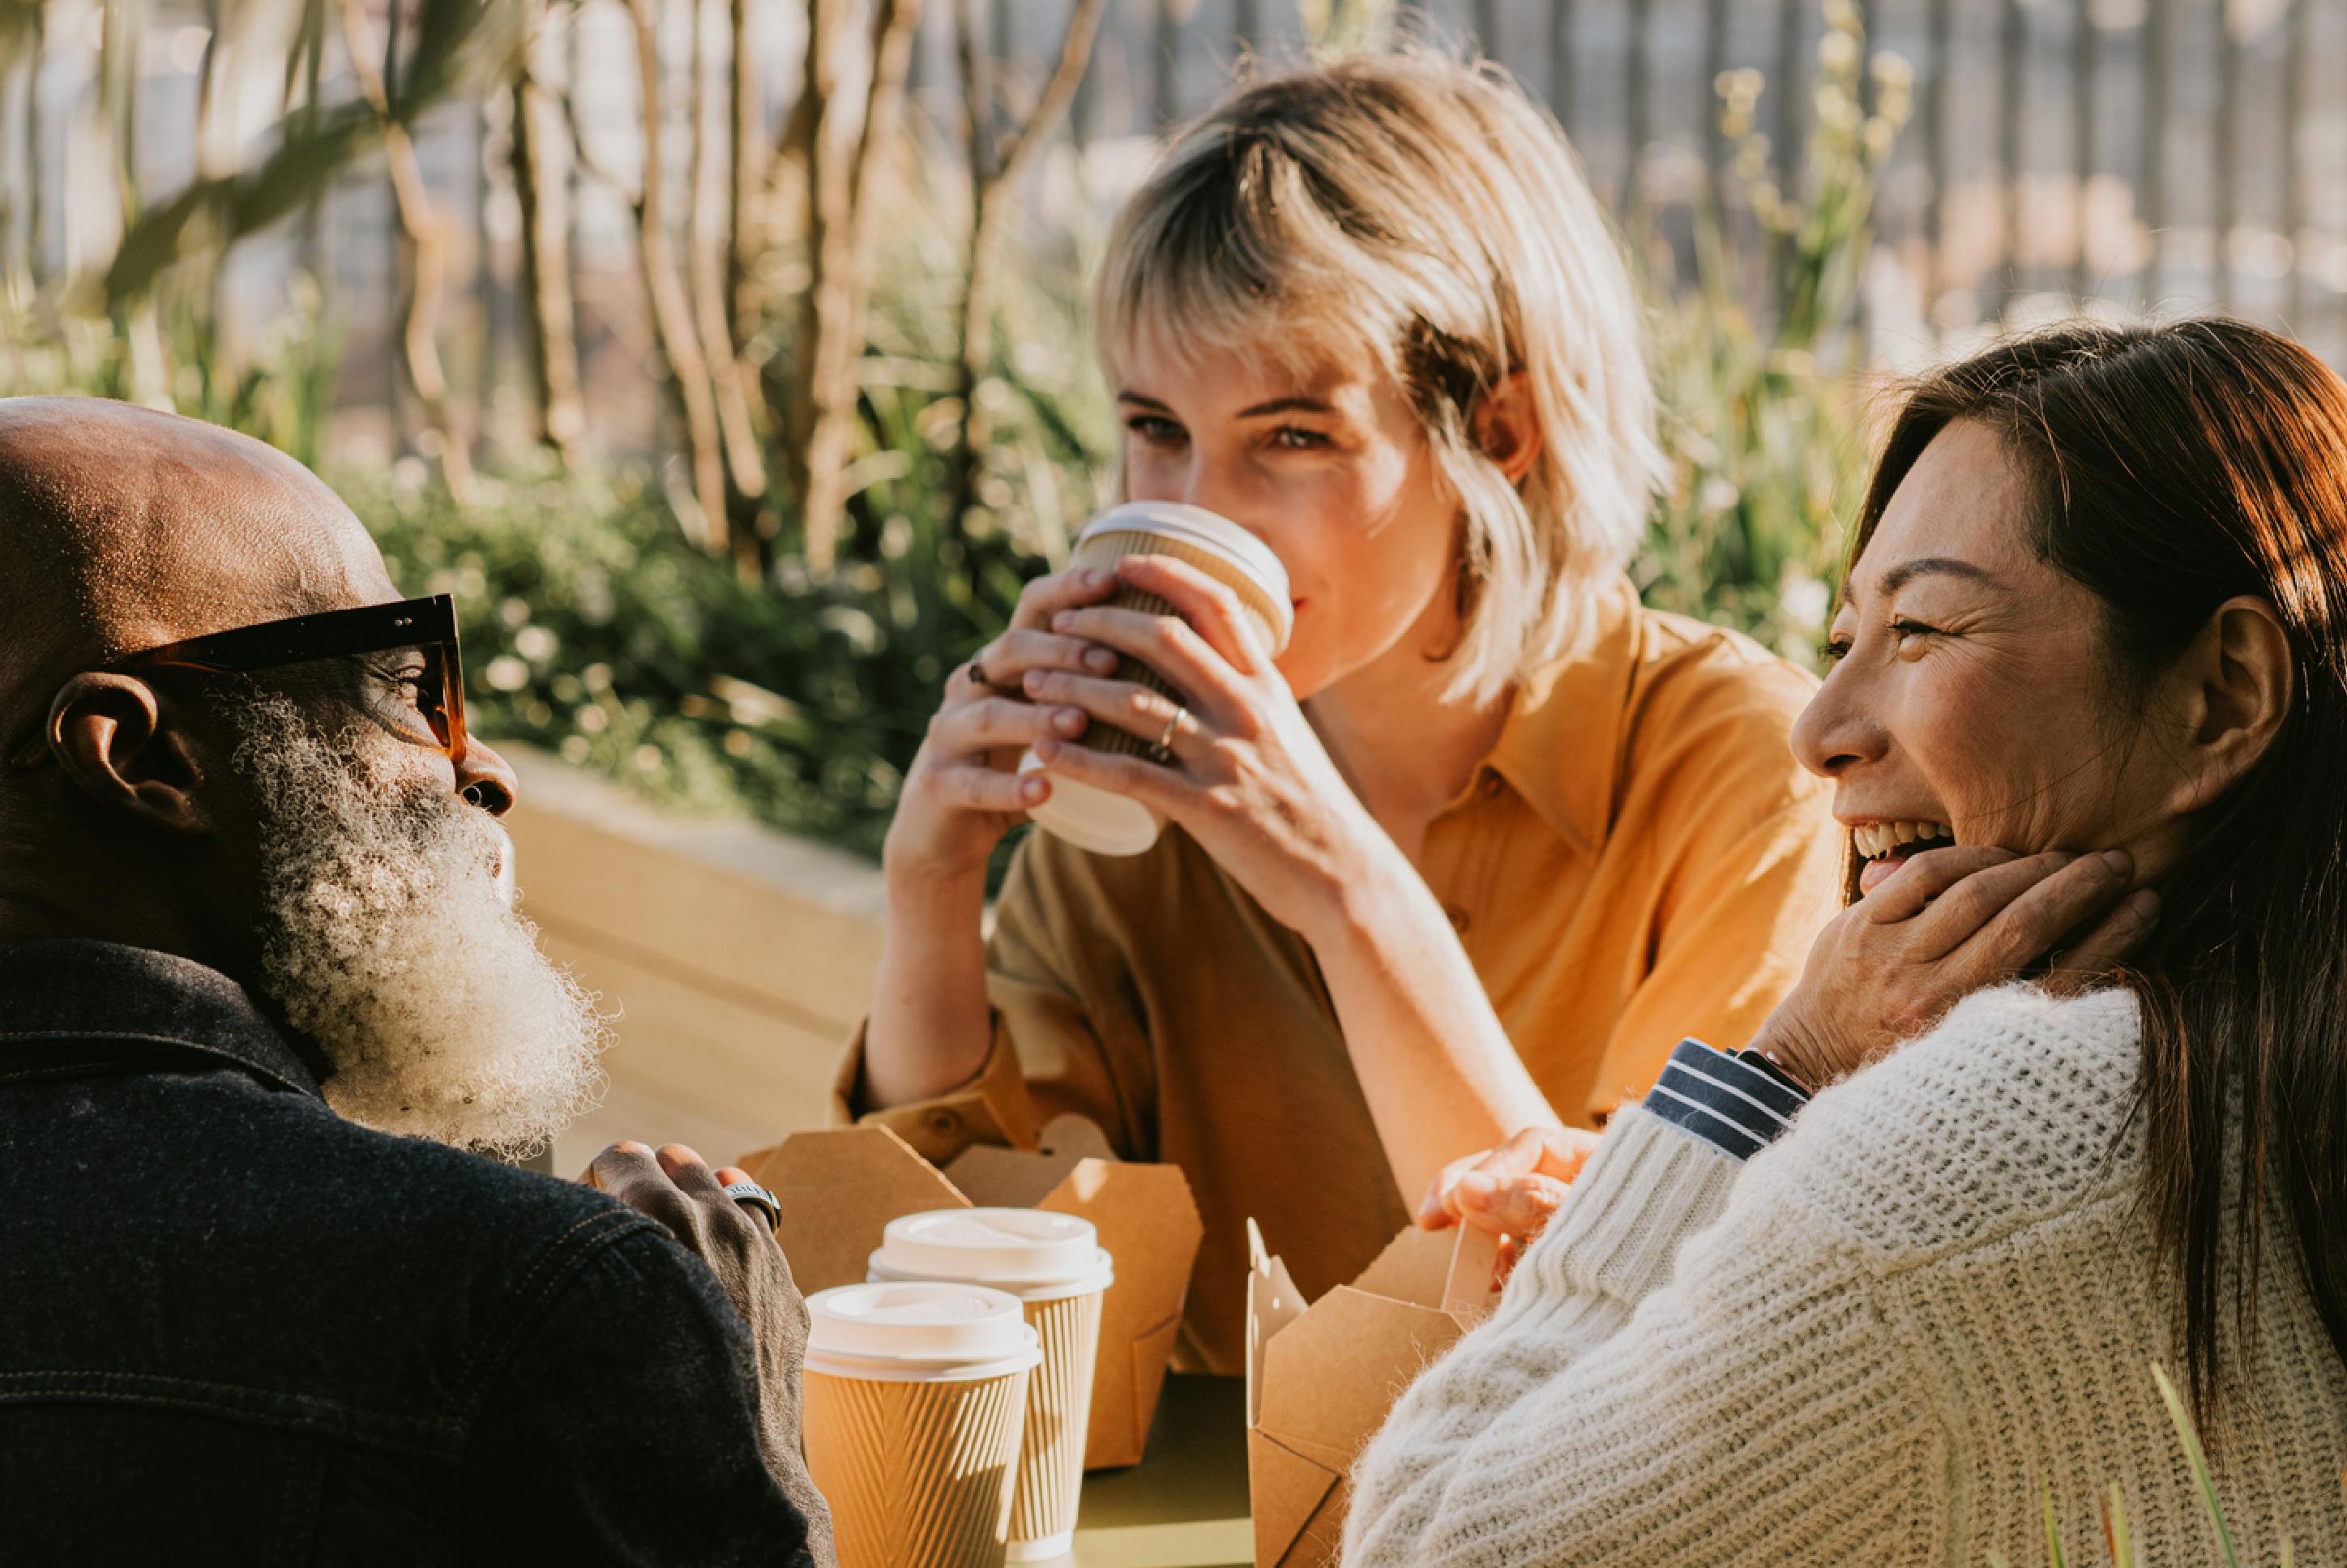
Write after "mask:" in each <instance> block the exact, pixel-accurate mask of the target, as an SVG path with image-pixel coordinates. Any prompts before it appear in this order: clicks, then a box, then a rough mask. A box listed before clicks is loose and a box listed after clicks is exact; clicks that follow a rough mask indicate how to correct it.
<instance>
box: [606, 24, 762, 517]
mask: <svg viewBox="0 0 2347 1568" xmlns="http://www.w3.org/2000/svg"><path fill="white" fill-rule="evenodd" d="M628 15H630V18H632V19H633V21H634V23H635V33H636V77H637V85H638V92H639V95H640V97H639V101H640V103H641V108H642V116H643V148H644V166H643V172H642V174H641V177H640V178H639V179H637V181H636V200H635V209H636V242H637V249H638V250H639V251H640V252H641V259H642V261H643V268H644V290H645V292H646V293H647V294H648V295H649V296H650V298H651V315H652V334H653V336H654V337H655V338H656V339H657V340H658V342H659V343H660V350H661V358H662V359H663V360H664V361H665V362H666V363H667V364H668V368H669V377H670V379H671V380H672V381H673V382H675V384H676V390H677V398H678V401H679V402H680V403H682V405H683V407H684V425H685V436H686V438H687V439H688V440H689V441H690V442H691V444H692V497H693V500H694V502H695V503H696V505H697V506H698V507H699V509H700V511H701V514H702V516H701V517H700V518H699V519H698V525H699V532H700V535H701V538H700V543H701V547H702V548H703V549H705V550H707V551H709V552H710V553H711V554H712V555H715V554H718V553H720V552H721V551H723V549H724V548H725V542H726V541H725V458H724V453H723V446H722V443H721V438H720V436H719V434H718V428H717V408H716V404H715V401H714V399H712V396H711V395H710V382H709V361H708V359H707V358H706V357H705V356H704V355H703V354H702V351H701V340H700V337H699V335H698V333H696V332H695V330H694V327H693V320H692V302H691V300H689V299H688V298H687V297H686V294H685V290H684V281H683V279H682V278H681V277H679V276H678V274H677V270H676V253H675V252H674V251H671V249H670V248H669V239H668V210H667V205H666V192H667V183H668V182H667V179H666V173H665V170H664V169H662V168H661V118H662V117H661V61H660V0H628ZM578 124H579V119H578V111H577V108H576V106H575V105H574V106H572V108H571V112H570V125H571V127H572V134H573V135H574V137H575V136H576V134H577V128H578Z"/></svg>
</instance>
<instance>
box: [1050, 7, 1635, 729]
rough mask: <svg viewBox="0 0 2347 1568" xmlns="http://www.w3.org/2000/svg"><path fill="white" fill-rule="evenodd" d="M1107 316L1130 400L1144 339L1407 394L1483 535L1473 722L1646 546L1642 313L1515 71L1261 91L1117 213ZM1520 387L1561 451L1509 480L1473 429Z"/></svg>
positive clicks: (1404, 64) (1469, 561)
mask: <svg viewBox="0 0 2347 1568" xmlns="http://www.w3.org/2000/svg"><path fill="white" fill-rule="evenodd" d="M1094 303H1095V316H1094V320H1095V321H1096V323H1098V341H1099V347H1100V351H1101V357H1102V364H1103V367H1104V369H1105V370H1106V371H1107V374H1109V376H1110V378H1111V380H1112V382H1113V381H1114V380H1115V379H1116V378H1117V376H1118V374H1119V368H1118V367H1119V362H1120V361H1121V360H1122V358H1123V357H1124V355H1125V354H1128V353H1129V352H1130V351H1131V349H1132V348H1133V347H1134V346H1137V345H1139V344H1142V343H1147V344H1148V345H1149V346H1150V347H1151V348H1152V350H1153V351H1154V352H1156V353H1158V354H1168V355H1171V356H1173V357H1175V358H1177V359H1189V358H1191V357H1193V356H1196V355H1200V354H1209V353H1214V352H1225V351H1232V350H1236V351H1240V352H1244V353H1248V354H1262V353H1266V352H1268V353H1271V354H1275V355H1276V356H1277V362H1278V363H1279V364H1281V366H1282V368H1283V369H1285V370H1287V371H1289V372H1290V373H1291V374H1299V375H1301V374H1309V373H1310V372H1312V371H1313V370H1314V369H1316V368H1317V367H1320V366H1325V365H1327V364H1330V363H1337V364H1359V363H1360V362H1361V360H1362V358H1363V356H1364V355H1366V356H1368V362H1369V363H1370V364H1375V365H1376V366H1377V367H1378V369H1379V370H1381V371H1382V372H1383V373H1385V374H1388V375H1389V376H1391V377H1393V378H1394V380H1395V382H1396V384H1399V385H1400V386H1401V387H1403V388H1404V390H1405V391H1406V392H1407V393H1408V394H1409V396H1410V399H1411V402H1412V404H1413V405H1414V406H1415V407H1416V408H1417V409H1418V411H1419V418H1420V423H1421V425H1422V427H1423V428H1424V430H1425V434H1426V437H1427V440H1428V442H1429V444H1430V450H1431V452H1432V455H1433V456H1434V460H1435V462H1436V465H1437V467H1438V470H1439V471H1440V473H1441V475H1442V477H1443V478H1444V480H1445V481H1446V482H1447V484H1448V485H1449V486H1450V489H1451V491H1452V493H1453V494H1454V495H1455V496H1456V497H1457V498H1458V501H1459V504H1460V510H1461V513H1462V517H1463V521H1464V524H1465V527H1464V528H1463V531H1462V538H1461V545H1460V552H1461V560H1462V567H1463V569H1464V580H1463V583H1462V600H1464V601H1465V603H1466V604H1467V617H1466V620H1465V623H1464V625H1463V627H1462V629H1461V636H1460V645H1459V647H1458V648H1457V649H1455V650H1454V651H1452V653H1451V656H1450V661H1451V662H1452V663H1453V664H1454V665H1455V667H1456V670H1455V674H1454V678H1453V680H1452V682H1451V684H1450V689H1449V693H1448V694H1449V695H1450V698H1451V699H1452V700H1454V701H1471V702H1481V701H1487V700H1490V699H1492V698H1495V697H1497V696H1498V695H1500V694H1501V693H1502V692H1505V691H1506V690H1507V689H1508V688H1509V686H1511V685H1512V684H1513V683H1514V682H1517V681H1519V680H1521V679H1522V678H1523V677H1524V676H1526V675H1528V674H1530V673H1531V672H1532V671H1533V670H1535V669H1537V668H1538V667H1539V666H1540V665H1542V664H1543V663H1546V662H1547V661H1550V660H1551V659H1553V657H1554V656H1555V655H1556V654H1557V653H1558V652H1559V651H1561V650H1562V649H1563V646H1564V645H1565V643H1566V641H1568V640H1569V638H1570V637H1571V635H1572V632H1573V625H1574V612H1575V611H1576V610H1577V609H1578V607H1579V606H1580V605H1581V604H1582V603H1583V602H1584V601H1585V599H1586V595H1587V590H1588V589H1590V588H1591V587H1592V586H1593V585H1594V584H1596V583H1598V582H1600V581H1602V580H1603V579H1605V578H1606V577H1607V576H1609V575H1610V574H1612V573H1614V572H1616V571H1618V570H1620V569H1622V567H1623V566H1624V564H1626V563H1627V561H1628V559H1629V558H1630V555H1631V552H1632V550H1633V549H1634V548H1635V546H1636V543H1637V541H1638V538H1640V536H1641V535H1642V533H1643V531H1644V528H1645V516H1646V507H1647V502H1648V498H1649V497H1650V496H1651V494H1652V491H1653V488H1654V486H1655V483H1656V481H1657V479H1658V477H1659V476H1660V475H1661V472H1662V458H1661V454H1660V451H1659V449H1658V448H1657V447H1656V446H1655V436H1654V405H1653V393H1652V390H1651V388H1650V386H1649V384H1648V382H1647V378H1646V371H1645V362H1644V358H1643V354H1642V345H1641V341H1640V338H1641V334H1640V331H1639V312H1638V305H1637V302H1636V298H1635V293H1634V292H1633V291H1632V289H1631V286H1630V282H1629V278H1628V275H1627V272H1626V271H1625V270H1624V266H1623V262H1622V258H1621V252H1620V251H1619V249H1618V248H1617V246H1616V243H1615V241H1614V235H1613V231H1612V229H1611V227H1610V225H1609V224H1608V223H1607V221H1606V220H1605V217H1604V212H1603V210H1601V209H1600V208H1599V207H1598V205H1597V202H1596V200H1595V198H1594V196H1593V195H1592V194H1591V193H1590V190H1589V187H1588V184H1587V182H1586V181H1585V180H1584V179H1583V177H1582V174H1581V171H1580V169H1579V166H1578V164H1577V163H1576V161H1575V160H1574V159H1573V153H1572V150H1571V149H1570V148H1569V147H1568V146H1567V145H1566V144H1565V141H1564V138H1563V134H1562V133H1561V132H1560V131H1558V130H1557V128H1556V126H1555V123H1554V122H1553V120H1551V119H1549V118H1547V116H1546V115H1545V114H1543V113H1542V111H1541V110H1539V109H1538V108H1535V107H1533V105H1532V103H1531V102H1530V101H1529V100H1528V99H1526V98H1525V97H1523V96H1522V94H1521V93H1520V92H1518V91H1517V90H1516V89H1515V88H1514V87H1512V85H1510V84H1508V83H1507V82H1506V81H1505V79H1504V78H1503V77H1501V76H1500V75H1499V74H1498V73H1497V72H1496V70H1494V69H1492V68H1491V67H1481V68H1477V67H1468V66H1466V65H1463V64H1461V63H1460V62H1459V61H1458V60H1456V59H1453V58H1450V57H1449V56H1442V55H1440V54H1437V53H1434V52H1432V51H1430V50H1427V49H1423V48H1414V49H1411V50H1409V51H1406V52H1403V53H1400V54H1398V55H1388V56H1378V57H1373V58H1362V59H1357V60H1352V61H1348V62H1343V63H1340V64H1337V65H1334V66H1329V67H1320V68H1317V69H1314V70H1310V71H1306V72H1301V73H1298V74H1296V75H1292V76H1286V77H1275V78H1273V79H1270V80H1267V81H1264V82H1260V83H1257V84H1255V85H1254V86H1251V87H1243V88H1241V89H1239V90H1238V91H1237V92H1235V93H1234V94H1233V95H1232V96H1231V97H1228V98H1226V99H1225V101H1224V102H1223V103H1222V104H1221V105H1219V106H1217V107H1216V108H1214V109H1212V110H1210V111H1209V112H1208V113H1207V114H1206V115H1205V116H1204V117H1203V118H1200V119H1199V120H1197V121H1195V122H1194V123H1193V124H1191V125H1190V126H1189V127H1187V128H1184V130H1182V131H1181V132H1179V133H1177V135H1176V136H1175V138H1174V139H1173V143H1172V145H1171V147H1170V149H1168V151H1167V152H1166V154H1165V156H1164V158H1163V159H1162V160H1161V162H1160V163H1159V164H1158V166H1157V168H1156V169H1154V170H1153V172H1152V174H1151V175H1150V177H1149V179H1147V180H1146V181H1145V182H1144V183H1143V186H1142V188H1141V190H1139V191H1137V192H1136V193H1135V194H1134V196H1133V199H1132V200H1130V201H1129V202H1128V203H1127V204H1126V205H1125V207H1124V209H1123V210H1122V212H1121V213H1120V214H1119V216H1118V218H1117V220H1116V223H1115V225H1114V226H1113V228H1112V231H1111V232H1110V237H1109V244H1108V251H1107V254H1106V257H1105V259H1104V261H1103V264H1102V269H1101V274H1100V281H1099V285H1098V289H1097V292H1096V297H1095V302H1094ZM1516 374H1522V376H1523V377H1524V379H1525V384H1526V386H1527V389H1528V391H1529V392H1530V395H1531V397H1532V405H1533V409H1534V413H1535V416H1536V419H1537V422H1538V425H1539V427H1540V431H1541V450H1540V453H1539V456H1537V458H1536V459H1535V461H1534V463H1533V466H1532V470H1531V471H1530V472H1529V473H1528V474H1527V475H1526V476H1525V477H1524V478H1523V479H1522V481H1521V482H1520V484H1511V483H1510V482H1509V481H1508V479H1507V477H1506V476H1505V474H1504V473H1503V472H1502V471H1501V468H1500V467H1499V466H1498V465H1496V464H1494V463H1493V462H1492V461H1491V459H1490V458H1489V457H1488V456H1485V455H1484V453H1483V451H1482V449H1481V445H1480V443H1479V442H1478V440H1477V438H1476V437H1477V432H1476V429H1475V424H1474V422H1475V413H1476V408H1477V405H1478V404H1479V402H1480V400H1481V397H1482V395H1484V394H1485V393H1486V392H1488V391H1489V390H1490V389H1491V387H1493V386H1496V385H1498V384H1501V382H1502V381H1504V380H1506V379H1507V378H1508V377H1510V376H1512V375H1516Z"/></svg>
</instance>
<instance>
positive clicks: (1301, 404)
mask: <svg viewBox="0 0 2347 1568" xmlns="http://www.w3.org/2000/svg"><path fill="white" fill-rule="evenodd" d="M1336 412H1337V405H1335V404H1333V403H1330V402H1328V401H1327V399H1326V398H1320V397H1300V396H1299V397H1275V398H1273V399H1272V400H1271V401H1270V402H1268V403H1258V404H1255V405H1253V406H1252V407H1248V408H1242V409H1240V410H1239V415H1238V416H1239V417H1240V418H1241V419H1260V418H1262V417H1263V416H1264V415H1266V414H1334V413H1336Z"/></svg>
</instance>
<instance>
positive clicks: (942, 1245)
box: [870, 1209, 1115, 1563]
mask: <svg viewBox="0 0 2347 1568" xmlns="http://www.w3.org/2000/svg"><path fill="white" fill-rule="evenodd" d="M870 1268H871V1276H872V1277H873V1278H874V1279H876V1280H917V1279H928V1280H952V1281H956V1282H959V1283H962V1284H966V1285H982V1286H990V1287H992V1288H993V1289H995V1290H999V1291H1005V1292H1008V1293H1009V1294H1010V1295H1011V1296H1015V1297H1017V1298H1018V1300H1019V1302H1020V1306H1021V1307H1023V1308H1024V1309H1025V1312H1026V1317H1027V1321H1028V1323H1029V1324H1030V1325H1031V1326H1032V1327H1034V1329H1035V1332H1036V1336H1037V1337H1038V1339H1039V1341H1040V1348H1041V1351H1042V1357H1043V1360H1042V1364H1041V1365H1040V1367H1038V1368H1036V1369H1035V1376H1034V1378H1033V1380H1032V1381H1031V1382H1030V1383H1029V1384H1028V1388H1027V1428H1026V1440H1025V1443H1024V1446H1023V1449H1022V1451H1021V1452H1020V1459H1019V1485H1018V1491H1017V1494H1016V1497H1015V1499H1014V1500H1013V1501H1012V1503H1011V1505H1010V1561H1011V1562H1014V1563H1034V1562H1042V1561H1047V1560H1049V1559H1051V1558H1054V1557H1060V1556H1063V1555H1065V1554H1066V1553H1067V1552H1068V1550H1069V1549H1070V1547H1071V1545H1073V1543H1074V1541H1075V1532H1076V1505H1077V1501H1078V1493H1079V1491H1080V1490H1081V1487H1082V1485H1083V1479H1084V1440H1085V1437H1086V1435H1087V1433H1088V1432H1089V1430H1090V1429H1091V1426H1092V1369H1093V1367H1094V1365H1095V1363H1096V1362H1097V1361H1098V1360H1099V1358H1100V1325H1101V1299H1102V1295H1103V1294H1104V1293H1105V1292H1106V1291H1107V1289H1108V1287H1109V1286H1110V1285H1111V1284H1112V1282H1113V1281H1114V1279H1115V1266H1114V1265H1113V1263H1112V1261H1111V1259H1110V1257H1109V1255H1108V1254H1107V1253H1106V1252H1104V1251H1102V1248H1101V1245H1100V1233H1099V1232H1098V1231H1097V1230H1096V1229H1095V1228H1094V1227H1093V1225H1092V1222H1091V1221H1090V1220H1085V1219H1079V1218H1077V1217H1076V1216H1075V1215H1073V1214H1057V1213H1054V1212H1053V1211H1051V1210H1050V1209H934V1210H930V1211H928V1212H927V1213H924V1214H907V1215H905V1216H904V1217H903V1218H901V1219H896V1220H891V1221H890V1222H889V1223H888V1226H887V1229H886V1230H885V1231H883V1232H882V1233H881V1239H880V1246H879V1249H878V1250H877V1251H876V1252H875V1253H873V1255H872V1258H871V1265H870Z"/></svg>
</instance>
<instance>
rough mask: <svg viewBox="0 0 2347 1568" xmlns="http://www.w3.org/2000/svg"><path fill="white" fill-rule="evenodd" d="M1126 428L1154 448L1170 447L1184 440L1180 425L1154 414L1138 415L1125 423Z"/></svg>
mask: <svg viewBox="0 0 2347 1568" xmlns="http://www.w3.org/2000/svg"><path fill="white" fill-rule="evenodd" d="M1124 427H1125V428H1126V429H1127V430H1130V431H1132V432H1133V434H1134V435H1135V436H1140V437H1141V438H1142V439H1143V441H1146V442H1149V443H1150V444H1151V445H1153V446H1173V445H1175V444H1176V443H1178V442H1179V441H1180V440H1181V439H1182V427H1181V426H1180V425H1176V424H1174V423H1173V421H1172V420H1171V419H1161V418H1159V417H1158V416H1157V415H1154V414H1136V415H1133V417H1132V418H1130V419H1128V420H1126V421H1125V422H1124Z"/></svg>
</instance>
